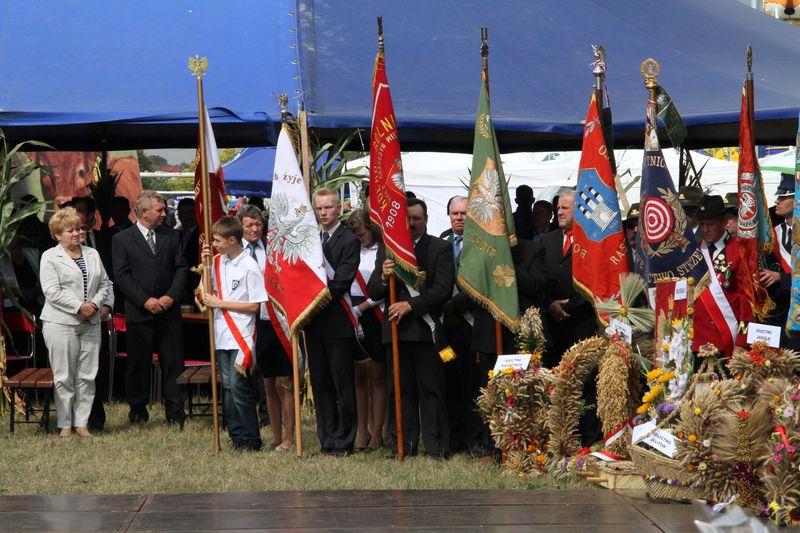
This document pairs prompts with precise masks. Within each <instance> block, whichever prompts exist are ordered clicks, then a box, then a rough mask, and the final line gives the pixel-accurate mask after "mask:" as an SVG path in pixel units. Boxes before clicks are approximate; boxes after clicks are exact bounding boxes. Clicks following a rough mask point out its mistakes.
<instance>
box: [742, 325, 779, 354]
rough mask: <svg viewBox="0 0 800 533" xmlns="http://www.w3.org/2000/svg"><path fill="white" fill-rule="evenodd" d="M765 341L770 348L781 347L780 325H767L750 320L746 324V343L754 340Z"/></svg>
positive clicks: (754, 341)
mask: <svg viewBox="0 0 800 533" xmlns="http://www.w3.org/2000/svg"><path fill="white" fill-rule="evenodd" d="M759 341H761V342H766V343H767V346H769V347H770V348H780V347H781V328H780V326H769V325H767V324H756V323H755V322H750V325H749V326H747V344H753V343H756V342H759Z"/></svg>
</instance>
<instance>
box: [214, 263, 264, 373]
mask: <svg viewBox="0 0 800 533" xmlns="http://www.w3.org/2000/svg"><path fill="white" fill-rule="evenodd" d="M221 263H222V256H221V255H217V256H216V257H215V258H214V274H215V277H216V278H217V294H218V295H219V298H220V300H224V299H225V297H224V295H223V293H222V287H224V286H225V281H224V280H223V279H222V269H221V268H220V265H221ZM220 311H222V317H223V318H224V319H225V324H227V326H228V329H229V330H230V331H231V334H233V338H234V340H235V341H236V344H237V345H238V346H239V353H238V354H236V362H235V364H234V365H235V367H236V370H237V371H239V372H240V373H242V374H245V375H246V374H247V369H249V368H251V367H252V366H253V348H254V347H255V342H256V334H255V330H254V331H253V335H252V337H251V338H249V339H246V338H245V337H244V335H242V332H241V331H240V330H239V326H237V325H236V321H235V320H234V319H233V317H232V316H231V314H230V313H229V312H228V310H227V309H220Z"/></svg>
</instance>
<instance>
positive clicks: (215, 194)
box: [194, 104, 228, 253]
mask: <svg viewBox="0 0 800 533" xmlns="http://www.w3.org/2000/svg"><path fill="white" fill-rule="evenodd" d="M203 119H204V120H205V124H206V172H208V186H209V187H208V188H209V191H211V198H210V201H209V205H210V206H211V223H212V224H213V223H214V222H216V221H217V220H219V218H220V217H221V216H223V215H224V214H226V213H227V207H228V205H227V204H228V202H227V197H226V195H225V180H224V178H223V176H222V164H220V160H219V152H217V141H216V140H215V139H214V129H213V128H212V127H211V118H210V117H209V116H208V110H207V109H206V107H205V104H203ZM196 160H197V167H196V168H195V171H194V201H195V203H194V211H195V213H196V215H197V227H198V229H199V231H198V233H199V235H200V250H201V253H202V249H203V240H204V238H205V237H204V236H205V219H204V218H203V187H202V184H201V181H200V145H199V141H198V147H197V155H196Z"/></svg>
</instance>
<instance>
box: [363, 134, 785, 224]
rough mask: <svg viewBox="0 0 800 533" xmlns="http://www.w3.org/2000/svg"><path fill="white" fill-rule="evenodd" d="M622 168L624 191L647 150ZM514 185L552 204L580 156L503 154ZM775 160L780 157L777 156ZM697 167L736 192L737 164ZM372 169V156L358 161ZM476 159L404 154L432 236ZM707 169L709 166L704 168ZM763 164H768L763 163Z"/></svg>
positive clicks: (716, 188) (711, 182) (628, 153)
mask: <svg viewBox="0 0 800 533" xmlns="http://www.w3.org/2000/svg"><path fill="white" fill-rule="evenodd" d="M615 155H616V160H617V169H618V173H619V175H620V180H621V182H622V185H623V187H626V186H628V185H629V184H631V182H633V181H634V179H635V178H636V177H637V176H641V174H642V159H643V155H644V152H643V151H642V150H617V151H615ZM501 157H502V162H503V170H504V171H505V175H506V179H507V180H508V182H509V184H508V187H509V194H510V196H511V201H512V204H513V201H514V192H515V190H516V188H517V187H518V186H520V185H522V184H525V185H528V186H530V187H531V188H532V189H533V192H534V196H535V197H536V198H537V199H543V200H552V198H553V196H555V195H556V194H558V192H559V188H561V187H569V188H572V187H575V185H576V182H577V177H578V166H579V164H580V158H581V153H580V152H527V153H526V152H520V153H513V154H504V155H502V156H501ZM773 157H774V156H773ZM664 158H665V159H666V161H667V166H668V168H669V171H670V173H671V174H672V177H673V179H676V178H677V176H678V166H679V161H678V160H679V158H678V152H676V151H675V150H673V149H671V148H666V149H664ZM692 159H693V161H694V164H695V167H696V168H697V169H698V170H699V169H700V168H703V174H702V178H701V183H702V184H703V187H704V188H705V189H710V190H711V191H712V192H713V193H715V194H721V195H723V196H724V195H725V194H727V193H729V192H736V190H737V185H736V170H737V163H735V162H731V161H723V160H721V159H715V158H712V157H708V156H706V155H703V154H701V153H699V152H692ZM352 164H353V165H354V166H356V165H364V166H365V167H366V168H369V157H365V158H363V159H359V160H357V161H354V162H353V163H352ZM471 165H472V156H471V155H469V154H451V153H439V152H407V153H404V154H403V175H404V177H405V184H406V190H409V191H412V192H413V193H414V194H416V195H417V197H418V198H422V199H423V200H425V202H426V203H427V204H428V232H429V233H431V234H432V235H438V234H439V233H441V232H442V231H444V230H445V229H448V228H449V227H450V221H449V219H448V217H447V201H448V200H449V199H450V198H451V197H453V196H456V195H464V196H466V194H467V187H468V185H469V172H470V166H471ZM704 165H705V167H704ZM762 166H763V164H762ZM763 174H764V186H765V188H766V191H767V195H768V196H767V197H768V199H771V198H772V195H773V194H774V192H775V189H776V188H777V186H778V183H779V182H780V172H779V171H778V172H775V171H764V172H763ZM627 197H628V200H629V202H630V203H635V202H638V201H639V183H638V181H637V182H636V183H635V184H634V185H633V186H631V188H630V190H628V192H627Z"/></svg>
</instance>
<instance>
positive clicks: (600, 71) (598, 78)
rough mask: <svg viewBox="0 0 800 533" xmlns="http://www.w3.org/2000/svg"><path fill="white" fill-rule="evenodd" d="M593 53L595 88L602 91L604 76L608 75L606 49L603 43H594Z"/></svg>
mask: <svg viewBox="0 0 800 533" xmlns="http://www.w3.org/2000/svg"><path fill="white" fill-rule="evenodd" d="M592 55H594V68H593V69H592V74H594V88H595V90H596V91H600V90H601V89H602V87H603V78H604V77H605V75H606V49H605V47H604V46H603V45H602V44H593V45H592Z"/></svg>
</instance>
